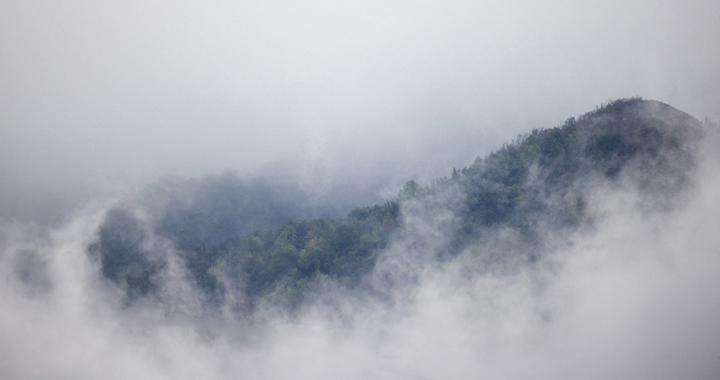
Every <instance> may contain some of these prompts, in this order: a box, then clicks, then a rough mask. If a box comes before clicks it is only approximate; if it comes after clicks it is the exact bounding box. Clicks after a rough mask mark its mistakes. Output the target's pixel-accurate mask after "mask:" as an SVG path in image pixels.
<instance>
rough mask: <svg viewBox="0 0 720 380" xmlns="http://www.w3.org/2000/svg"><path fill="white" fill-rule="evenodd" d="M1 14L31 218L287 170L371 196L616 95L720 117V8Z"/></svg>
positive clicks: (6, 206) (13, 149)
mask: <svg viewBox="0 0 720 380" xmlns="http://www.w3.org/2000/svg"><path fill="white" fill-rule="evenodd" d="M1 7H2V12H0V13H1V14H2V16H0V25H2V26H1V27H0V52H1V53H2V54H0V83H1V84H2V88H3V91H2V94H0V115H1V116H0V118H1V119H0V128H1V131H2V139H0V144H2V145H0V152H2V153H0V154H1V156H0V177H1V178H2V181H1V183H0V185H1V186H2V189H1V193H2V203H3V214H5V215H12V216H13V217H20V216H23V215H27V214H28V213H30V214H32V216H31V217H30V218H35V219H39V218H40V217H41V216H44V217H45V218H48V215H50V214H52V213H55V214H57V215H59V216H58V217H56V218H55V219H58V218H61V217H62V216H63V215H66V214H67V212H69V211H68V210H72V209H73V208H74V207H76V206H78V204H83V203H84V202H85V200H86V199H88V198H90V197H97V196H104V195H107V194H108V193H111V194H114V195H117V194H118V192H120V193H122V192H125V191H134V190H136V189H137V188H141V187H142V186H144V185H146V184H148V183H151V182H153V181H156V180H157V179H158V178H159V177H162V176H167V175H175V176H180V177H183V178H198V177H202V176H204V175H207V174H218V173H221V172H222V171H223V170H225V169H231V170H234V171H236V172H237V173H239V175H240V176H250V177H252V176H255V175H258V173H262V172H263V171H265V172H267V171H272V170H273V169H272V168H273V166H272V165H275V166H274V167H277V165H281V166H283V165H284V166H285V167H288V170H286V171H292V172H296V173H299V177H298V178H299V180H300V181H301V186H303V187H305V188H307V189H308V190H309V191H311V192H314V193H318V194H322V195H323V196H325V195H327V196H331V197H337V196H336V195H335V194H338V193H347V197H352V199H351V200H350V201H351V203H352V204H372V203H376V202H381V201H383V200H384V199H387V198H388V197H390V196H392V195H394V194H395V193H396V192H397V189H398V188H399V187H400V186H401V185H402V184H403V183H404V182H405V181H407V180H408V179H409V178H413V179H416V180H420V181H421V182H427V181H430V180H432V179H434V178H438V177H440V176H442V175H445V174H446V173H447V172H449V171H450V170H451V169H452V167H462V166H465V165H467V163H468V162H471V161H472V160H473V159H474V158H475V157H477V156H483V155H485V154H487V153H489V152H490V151H491V150H492V149H495V148H496V147H497V146H500V145H501V144H502V143H504V142H506V141H508V140H511V139H513V138H515V137H516V136H517V134H518V133H525V132H527V131H529V130H530V129H531V128H537V127H547V126H553V125H557V124H559V123H561V122H562V121H563V120H565V118H567V117H568V116H569V115H577V114H579V113H581V112H585V111H587V110H590V109H592V108H594V107H595V106H597V105H598V104H600V103H602V102H606V101H607V100H608V99H617V98H621V97H627V96H634V95H641V96H643V97H646V98H650V99H658V100H660V101H664V102H666V103H669V104H672V105H674V106H675V107H678V108H680V109H682V110H684V111H686V112H689V113H690V114H692V115H694V116H696V117H698V118H701V119H702V118H703V117H705V116H709V117H711V118H714V119H715V120H717V119H718V118H720V114H719V113H718V109H720V99H719V98H718V95H717V91H716V89H717V87H718V85H720V75H719V74H718V69H717V68H718V67H720V48H718V46H717V44H716V41H715V36H717V35H718V34H720V30H719V29H720V26H719V25H720V23H718V20H717V14H718V6H717V4H716V3H715V2H712V1H693V2H690V3H684V4H677V3H675V2H667V1H664V2H649V1H642V0H639V1H631V2H605V3H603V4H602V5H590V4H576V3H567V2H563V1H545V2H539V3H538V2H525V1H518V2H511V3H508V2H484V3H482V4H475V3H472V2H461V1H457V2H451V3H447V2H434V1H424V2H419V3H418V2H412V3H410V2H403V1H395V2H390V3H388V2H370V3H368V2H363V3H362V4H361V3H358V2H351V3H345V4H332V3H328V2H322V1H317V2H315V1H304V2H283V1H273V2H262V3H259V2H242V3H235V2H224V1H216V2H213V3H212V4H203V5H201V4H194V3H190V2H181V3H174V4H172V5H171V4H167V3H165V2H157V1H153V2H147V1H143V2H137V1H133V2H124V3H123V4H122V5H119V4H113V3H110V2H93V3H92V4H90V3H85V2H76V1H68V2H62V3H52V4H50V3H46V2H42V1H30V0H29V1H5V2H3V4H2V5H1ZM267 165H271V166H270V167H269V168H268V166H267ZM48 199H52V201H48ZM338 202H340V200H338ZM61 205H65V206H63V207H60V206H61ZM10 210H12V212H11V211H10ZM32 210H37V211H32Z"/></svg>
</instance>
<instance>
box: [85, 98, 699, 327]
mask: <svg viewBox="0 0 720 380" xmlns="http://www.w3.org/2000/svg"><path fill="white" fill-rule="evenodd" d="M703 131H704V126H703V123H701V122H700V121H698V120H696V119H695V118H693V117H692V116H690V115H688V114H686V113H684V112H682V111H679V110H677V109H675V108H673V107H671V106H669V105H667V104H663V103H660V102H657V101H651V100H643V99H641V98H630V99H621V100H617V101H613V102H610V103H608V104H606V105H603V106H602V107H599V108H598V109H596V110H595V111H592V112H588V113H586V114H584V115H582V116H580V117H578V118H570V119H568V120H567V121H566V122H565V123H564V124H563V125H561V126H558V127H555V128H548V129H536V130H534V131H532V132H531V133H529V134H527V135H523V136H519V137H518V138H517V139H516V140H515V141H512V142H510V143H507V144H505V145H504V146H502V147H501V148H500V149H499V150H497V151H495V152H493V153H491V154H490V155H488V156H487V157H484V158H477V159H476V160H475V161H474V162H473V163H472V164H471V165H470V166H468V167H466V168H463V169H461V170H456V169H453V172H452V173H451V174H450V175H449V176H448V177H443V178H439V179H437V180H435V181H433V182H432V183H430V184H425V185H421V184H419V183H416V182H415V181H412V180H411V181H409V182H407V183H406V184H405V186H404V187H403V188H402V189H401V190H400V191H399V193H398V197H397V198H396V199H392V200H388V201H387V202H385V203H384V204H378V205H374V206H369V207H358V208H355V209H353V210H352V211H351V212H349V213H348V214H347V215H344V216H342V217H339V218H335V219H330V220H324V219H308V220H301V221H298V222H287V223H284V224H282V225H281V226H280V227H278V228H274V229H269V230H265V231H264V232H255V233H247V232H241V233H239V234H238V235H236V236H234V237H232V238H229V239H227V240H225V241H223V242H221V243H218V244H214V245H207V244H203V243H202V242H201V241H199V240H197V239H196V240H192V239H190V240H189V238H188V234H189V233H187V232H184V233H183V232H182V231H190V230H192V231H202V234H204V235H208V236H213V239H214V240H213V241H215V242H217V241H220V240H221V239H220V240H219V239H218V238H217V237H218V236H230V235H232V233H231V232H229V231H227V230H223V231H221V232H222V233H215V232H214V231H213V229H217V228H228V227H232V226H234V225H251V226H264V227H267V226H269V224H268V223H266V222H262V221H260V222H253V221H252V220H234V219H233V217H234V218H240V217H242V218H249V217H251V216H252V215H253V213H255V212H257V213H258V214H262V213H263V212H267V211H264V210H260V209H263V207H260V209H258V207H255V206H256V205H257V204H260V205H263V204H265V205H267V206H268V208H269V210H272V213H273V215H287V213H285V214H284V213H283V212H282V211H281V210H280V211H278V208H279V207H280V208H281V206H282V205H283V203H278V202H266V203H258V202H259V201H257V200H255V201H253V202H250V203H247V202H245V203H243V204H244V205H247V206H246V207H248V209H249V210H251V211H252V212H249V213H245V214H243V215H241V216H233V215H229V214H227V212H226V210H225V209H223V208H222V207H220V208H217V209H216V210H213V209H208V210H195V211H194V214H192V215H200V216H201V217H197V218H195V219H188V217H187V215H186V214H187V213H186V214H183V215H185V216H183V217H181V218H175V219H173V218H171V217H168V216H167V215H172V214H164V215H165V217H163V218H155V219H154V220H157V221H159V222H154V223H155V224H154V225H153V222H152V220H153V219H152V218H151V222H150V223H149V224H150V225H149V226H148V225H147V224H148V223H143V222H141V221H140V219H139V218H138V216H137V212H136V210H133V209H132V208H129V207H126V208H118V209H114V210H111V211H110V212H108V214H107V216H106V219H105V221H104V222H103V224H102V225H101V226H100V228H99V231H98V238H97V241H96V242H95V243H93V244H92V245H91V246H90V248H89V252H90V255H91V256H92V257H94V258H95V259H96V260H97V261H98V262H99V263H100V267H101V268H102V274H103V276H104V277H105V278H107V279H108V280H109V281H110V282H112V283H114V284H116V285H117V286H119V287H121V288H122V289H124V291H125V293H126V302H127V304H128V305H131V304H133V302H135V301H137V300H141V299H156V300H160V301H161V298H162V292H161V291H160V290H161V289H162V288H163V286H165V283H166V282H167V278H168V274H167V273H168V267H169V266H170V265H172V264H173V263H176V262H177V263H180V264H179V265H180V266H181V267H182V268H184V269H185V270H186V273H187V278H189V279H190V282H191V283H193V284H195V285H196V286H197V288H199V289H201V292H200V293H201V294H202V299H203V302H205V305H206V306H223V305H227V306H229V307H230V309H231V310H233V311H235V312H237V313H240V314H252V313H254V312H255V311H256V310H257V309H258V307H260V306H262V305H280V306H283V307H285V308H286V309H289V310H293V309H295V308H297V307H298V306H299V305H302V304H303V303H304V302H307V301H308V300H309V299H311V298H312V297H315V296H316V295H317V294H321V293H322V292H323V289H328V287H335V288H338V287H340V288H343V289H349V290H351V291H352V290H357V289H362V291H363V292H366V293H371V294H375V295H377V296H378V297H382V293H383V289H384V288H391V287H393V286H394V285H393V284H395V283H398V282H399V281H397V279H395V278H394V276H399V275H407V277H408V278H412V276H413V275H414V274H413V273H414V272H413V271H416V269H417V268H418V267H422V266H423V265H447V264H448V263H453V262H456V261H458V260H464V263H465V264H464V265H465V267H466V268H467V270H466V272H467V274H468V275H472V274H473V273H475V272H477V271H488V270H495V271H497V270H513V268H517V267H519V266H526V265H534V263H535V262H537V260H538V259H539V258H541V257H543V256H544V255H549V254H552V252H553V250H554V249H556V248H557V247H558V245H562V244H565V243H566V242H567V241H569V240H568V239H569V237H570V236H571V235H572V234H573V233H575V232H576V231H578V230H582V229H586V228H592V225H593V220H594V218H595V217H596V216H595V215H594V213H593V212H592V209H591V207H590V205H591V202H592V197H593V194H595V192H597V191H601V190H603V189H626V190H632V191H636V192H638V193H639V194H642V197H641V200H640V205H641V209H642V210H645V212H664V211H667V210H671V209H672V208H673V207H674V205H675V204H676V203H677V202H680V201H681V200H682V197H681V196H680V195H682V194H684V193H686V192H687V189H688V188H690V187H691V185H692V181H691V178H692V177H691V175H690V173H691V172H692V170H693V169H694V168H695V167H696V162H697V157H696V152H697V147H698V144H699V142H700V140H701V139H702V137H703V133H704V132H703ZM226 187H227V186H226ZM236 188H238V187H237V186H236ZM226 192H227V190H226ZM253 196H254V197H256V198H257V197H258V193H257V191H254V192H253ZM232 199H234V200H235V202H241V203H242V201H243V197H242V196H239V195H237V194H236V195H235V196H233V198H232ZM175 204H181V202H180V201H175ZM218 212H220V213H221V214H222V215H221V217H219V218H218V217H217V216H216V215H215V214H216V213H218ZM273 218H274V219H277V218H276V217H273ZM260 219H262V216H261V217H260ZM271 219H272V218H271ZM206 220H210V221H212V223H210V224H208V225H203V223H204V222H203V221H206ZM176 226H181V227H182V228H180V227H176ZM188 226H190V227H188ZM193 233H195V234H198V232H193ZM190 235H192V234H190ZM158 236H159V237H162V239H159V238H158ZM192 236H194V235H192ZM163 239H164V240H163ZM160 240H162V241H170V242H171V243H172V244H173V245H174V249H166V248H163V247H164V246H163V245H162V244H159V243H158V241H160ZM193 241H195V242H197V244H196V245H195V246H194V247H190V245H191V243H192V242H193ZM178 252H179V253H178ZM397 252H402V255H401V254H398V253H397ZM389 265H392V266H394V268H395V269H396V270H393V271H390V270H385V269H383V268H388V266H389ZM404 282H405V283H406V282H407V281H404ZM358 291H359V290H358ZM209 309H213V307H209Z"/></svg>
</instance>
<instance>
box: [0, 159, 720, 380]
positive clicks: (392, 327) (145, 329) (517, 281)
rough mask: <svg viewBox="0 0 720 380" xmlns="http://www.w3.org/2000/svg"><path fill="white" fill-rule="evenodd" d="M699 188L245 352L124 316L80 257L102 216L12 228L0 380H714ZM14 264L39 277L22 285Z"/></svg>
mask: <svg viewBox="0 0 720 380" xmlns="http://www.w3.org/2000/svg"><path fill="white" fill-rule="evenodd" d="M697 178H700V179H701V180H699V181H698V183H697V186H696V187H695V188H694V189H693V190H691V191H690V198H692V200H690V201H689V202H687V203H686V204H684V205H683V206H681V207H679V208H678V209H677V210H675V211H673V212H670V213H667V212H650V213H643V212H639V211H638V209H637V207H636V205H637V204H638V203H637V194H634V193H628V192H622V191H598V193H597V194H596V195H595V197H594V198H593V199H592V200H591V202H590V204H591V205H592V207H594V209H595V210H596V211H597V213H598V215H601V216H600V217H599V219H598V220H599V222H598V224H597V225H596V226H595V227H594V228H593V230H592V232H590V233H587V234H586V235H584V236H576V237H575V238H574V240H573V244H572V245H568V246H567V248H566V249H565V250H563V251H561V252H557V253H556V254H554V255H552V256H550V257H549V258H548V259H546V260H545V261H543V262H541V263H539V264H538V265H537V266H536V267H535V268H534V269H527V270H525V271H523V272H522V273H520V274H511V275H504V276H498V275H489V274H486V275H478V276H477V277H475V278H472V279H469V280H468V279H464V280H462V279H461V278H460V277H458V276H457V275H456V274H457V273H458V271H459V270H461V269H462V268H459V267H461V266H462V263H461V262H458V263H455V264H453V265H449V266H447V267H446V268H445V269H443V270H433V271H431V270H426V271H425V273H424V274H423V275H422V276H421V277H420V278H421V282H420V285H419V286H418V288H417V289H416V290H415V292H412V294H408V297H409V298H410V299H411V301H408V302H404V303H398V305H399V306H396V307H395V308H389V309H388V308H387V307H386V306H384V307H381V306H377V305H373V304H370V303H368V304H361V305H358V304H348V305H345V307H346V308H347V310H353V311H352V312H348V313H352V318H350V321H349V322H347V321H342V320H339V319H337V318H331V317H328V315H329V313H327V312H326V311H325V310H323V309H322V308H321V307H315V308H314V309H312V310H308V311H307V312H306V313H304V314H303V317H302V318H301V319H300V320H299V321H292V322H290V321H288V320H287V319H284V318H281V317H274V316H272V315H268V316H267V318H268V321H267V322H268V323H267V324H265V325H264V326H266V327H265V328H264V329H263V331H262V332H258V334H257V335H256V337H255V339H250V340H243V341H240V340H238V339H234V338H232V337H233V336H237V334H235V332H236V331H234V330H236V329H237V330H241V329H249V328H250V327H247V325H245V324H240V323H235V324H234V323H227V324H224V325H223V326H220V327H218V326H211V327H210V328H205V327H201V326H199V325H198V324H195V323H193V322H189V321H185V322H184V321H182V320H178V319H172V318H167V317H166V316H164V315H163V313H162V312H160V311H157V310H154V309H153V308H152V307H147V308H146V309H142V308H130V309H124V308H122V307H121V297H120V296H119V295H117V294H115V293H116V292H115V291H114V290H113V288H112V286H109V285H107V284H105V283H104V282H103V281H102V280H101V278H100V275H99V271H98V268H97V267H95V266H94V265H95V264H93V263H92V262H90V260H89V259H88V257H87V254H86V247H87V245H88V244H89V242H90V241H91V240H92V239H93V235H92V234H93V232H94V231H96V227H97V225H98V224H99V222H100V220H101V216H102V213H101V212H89V213H88V214H87V215H85V216H81V217H78V218H76V220H74V221H73V222H71V223H69V224H68V225H66V226H64V227H63V228H61V229H57V230H54V231H51V232H49V233H47V234H46V233H42V232H37V231H36V230H33V229H32V228H30V227H28V226H22V225H17V224H16V225H8V226H5V227H4V228H3V236H2V240H0V244H1V245H0V248H1V249H2V251H1V254H0V281H1V284H0V378H4V379H97V378H103V379H130V378H142V379H197V378H204V379H237V378H252V379H286V378H295V379H338V378H344V379H484V378H487V379H558V378H582V379H608V378H613V379H678V378H683V379H717V378H719V377H720V356H719V355H720V325H718V321H720V276H718V273H720V234H718V230H717V227H718V226H720V202H718V200H717V189H719V188H720V161H719V160H718V159H717V158H716V157H714V156H713V158H712V159H707V160H706V161H705V162H704V164H703V166H702V167H701V168H700V169H699V170H698V172H697ZM33 252H35V253H34V254H33ZM401 253H402V252H401ZM408 254H410V253H408ZM23 255H25V256H27V255H30V256H33V257H35V259H34V260H35V263H36V264H37V263H41V264H42V265H35V266H34V267H35V268H38V267H39V268H44V271H41V273H25V272H23V269H22V268H23V267H22V262H23V260H24V259H23V257H24V256H23ZM410 256H412V255H410ZM45 283H50V284H51V286H46V285H43V284H45ZM178 291H179V292H181V293H182V292H183V291H185V292H191V290H190V289H185V290H183V289H180V290H178ZM186 296H187V295H186ZM400 296H402V295H398V297H400ZM186 298H188V299H191V298H192V297H190V296H187V297H186ZM178 299H182V296H178ZM352 302H357V301H352Z"/></svg>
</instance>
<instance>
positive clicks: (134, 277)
mask: <svg viewBox="0 0 720 380" xmlns="http://www.w3.org/2000/svg"><path fill="white" fill-rule="evenodd" d="M98 235H99V239H98V241H97V242H96V243H94V244H92V245H91V246H90V248H89V251H90V253H91V255H93V256H94V257H96V258H97V259H99V260H100V264H101V269H102V274H103V276H105V278H107V279H109V280H110V281H112V282H114V283H116V284H119V285H123V286H126V287H127V295H128V299H129V300H130V301H132V300H133V299H135V298H137V297H139V296H144V295H147V294H150V293H152V292H154V291H155V290H156V289H157V288H158V280H157V275H158V274H159V273H160V272H161V270H162V269H163V268H165V266H166V265H165V262H164V261H163V260H151V258H150V257H151V255H150V254H149V253H148V252H147V251H146V249H145V247H144V245H145V244H146V243H147V233H146V232H145V230H144V229H143V228H142V225H141V223H140V221H139V220H138V219H137V218H136V217H135V215H133V214H132V213H131V212H129V211H127V210H122V209H113V210H110V211H109V212H108V215H107V216H106V217H105V221H104V222H103V224H102V225H101V226H100V230H99V231H98Z"/></svg>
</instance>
